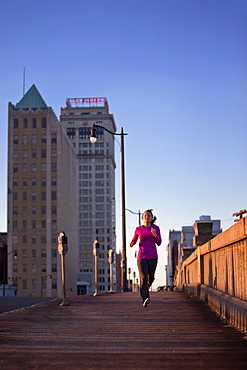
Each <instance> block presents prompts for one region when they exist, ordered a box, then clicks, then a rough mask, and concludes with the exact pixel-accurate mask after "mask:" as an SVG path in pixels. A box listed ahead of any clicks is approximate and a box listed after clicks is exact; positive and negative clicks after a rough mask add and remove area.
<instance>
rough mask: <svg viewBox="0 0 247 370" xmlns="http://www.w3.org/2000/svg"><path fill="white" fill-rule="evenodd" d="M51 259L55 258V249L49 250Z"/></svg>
mask: <svg viewBox="0 0 247 370" xmlns="http://www.w3.org/2000/svg"><path fill="white" fill-rule="evenodd" d="M51 258H57V250H56V249H52V250H51Z"/></svg>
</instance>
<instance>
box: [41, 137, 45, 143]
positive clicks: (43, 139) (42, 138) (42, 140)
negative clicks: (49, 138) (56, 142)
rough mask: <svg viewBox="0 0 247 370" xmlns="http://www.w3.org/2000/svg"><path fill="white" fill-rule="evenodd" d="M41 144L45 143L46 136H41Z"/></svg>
mask: <svg viewBox="0 0 247 370" xmlns="http://www.w3.org/2000/svg"><path fill="white" fill-rule="evenodd" d="M41 143H43V144H45V143H46V135H42V136H41Z"/></svg>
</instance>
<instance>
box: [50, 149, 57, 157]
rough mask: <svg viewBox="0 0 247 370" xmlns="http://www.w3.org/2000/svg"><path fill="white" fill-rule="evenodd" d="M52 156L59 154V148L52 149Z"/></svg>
mask: <svg viewBox="0 0 247 370" xmlns="http://www.w3.org/2000/svg"><path fill="white" fill-rule="evenodd" d="M51 156H52V157H56V156H57V149H52V150H51Z"/></svg>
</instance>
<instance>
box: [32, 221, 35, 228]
mask: <svg viewBox="0 0 247 370" xmlns="http://www.w3.org/2000/svg"><path fill="white" fill-rule="evenodd" d="M32 229H36V221H32Z"/></svg>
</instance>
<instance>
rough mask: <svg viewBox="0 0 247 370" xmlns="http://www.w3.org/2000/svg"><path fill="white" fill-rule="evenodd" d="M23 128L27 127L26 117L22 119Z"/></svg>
mask: <svg viewBox="0 0 247 370" xmlns="http://www.w3.org/2000/svg"><path fill="white" fill-rule="evenodd" d="M23 128H27V119H26V118H24V120H23Z"/></svg>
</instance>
